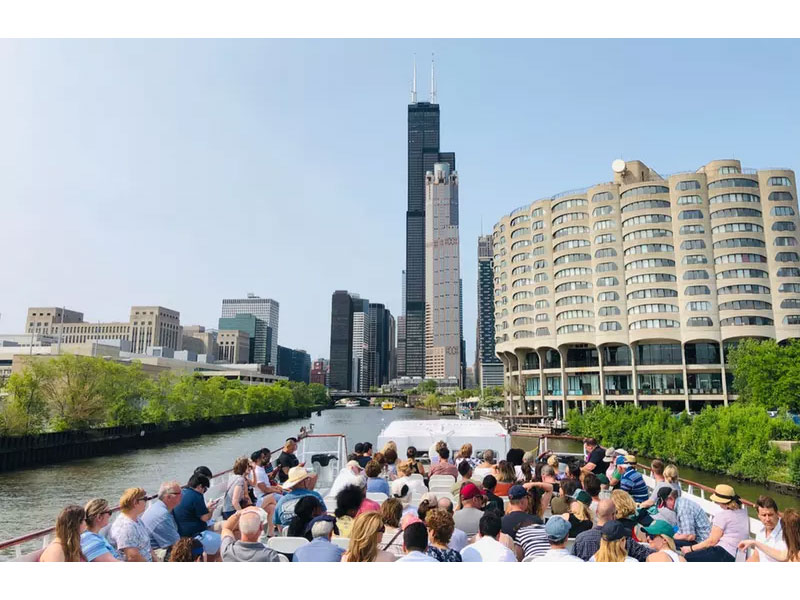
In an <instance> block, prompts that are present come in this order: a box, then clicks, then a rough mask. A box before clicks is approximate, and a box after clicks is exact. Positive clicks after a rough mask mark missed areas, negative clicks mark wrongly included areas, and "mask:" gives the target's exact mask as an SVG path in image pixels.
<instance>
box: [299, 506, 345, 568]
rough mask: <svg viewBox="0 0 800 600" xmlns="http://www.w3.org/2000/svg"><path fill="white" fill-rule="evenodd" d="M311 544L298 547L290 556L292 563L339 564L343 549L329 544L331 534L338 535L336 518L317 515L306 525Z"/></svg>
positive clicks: (331, 543)
mask: <svg viewBox="0 0 800 600" xmlns="http://www.w3.org/2000/svg"><path fill="white" fill-rule="evenodd" d="M306 529H307V530H308V532H309V533H310V534H311V543H310V544H306V545H305V546H300V547H299V548H298V549H297V550H295V551H294V554H293V555H292V562H340V561H341V560H342V555H343V554H344V548H342V547H340V546H337V545H336V544H334V543H333V542H331V538H332V537H333V534H336V535H339V529H338V528H337V527H336V518H335V517H332V516H331V515H319V516H317V517H314V518H313V519H311V521H310V522H309V523H308V524H307V525H306Z"/></svg>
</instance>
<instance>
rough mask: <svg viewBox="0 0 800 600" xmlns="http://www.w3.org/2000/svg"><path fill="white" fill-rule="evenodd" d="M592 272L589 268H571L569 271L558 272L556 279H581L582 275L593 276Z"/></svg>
mask: <svg viewBox="0 0 800 600" xmlns="http://www.w3.org/2000/svg"><path fill="white" fill-rule="evenodd" d="M591 274H592V270H591V269H590V268H589V267H570V268H568V269H561V270H559V271H556V274H555V279H561V278H563V277H579V276H581V275H591Z"/></svg>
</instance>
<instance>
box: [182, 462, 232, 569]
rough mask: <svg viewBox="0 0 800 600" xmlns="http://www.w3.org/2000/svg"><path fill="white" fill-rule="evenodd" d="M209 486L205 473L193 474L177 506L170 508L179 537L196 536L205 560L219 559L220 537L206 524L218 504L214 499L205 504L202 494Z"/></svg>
mask: <svg viewBox="0 0 800 600" xmlns="http://www.w3.org/2000/svg"><path fill="white" fill-rule="evenodd" d="M209 487H211V483H210V482H209V479H208V477H207V476H206V475H203V474H202V473H200V472H197V473H195V474H193V475H192V476H191V477H190V478H189V483H187V484H186V485H185V486H184V488H183V491H182V493H181V499H180V502H179V503H178V506H176V507H175V508H174V509H172V515H173V516H174V517H175V523H176V524H177V526H178V533H180V535H181V537H192V538H193V537H196V538H198V539H199V540H200V542H201V543H202V544H203V550H204V551H205V553H206V558H207V560H209V561H211V562H213V561H218V560H219V547H220V544H221V543H222V539H221V538H220V535H219V534H218V533H216V532H214V531H212V530H211V529H210V528H209V526H208V525H209V522H211V513H212V512H213V511H214V509H215V508H216V507H217V504H218V502H217V501H216V500H212V501H211V502H209V503H208V504H206V501H205V498H204V496H203V495H204V494H205V493H206V492H207V491H208V488H209Z"/></svg>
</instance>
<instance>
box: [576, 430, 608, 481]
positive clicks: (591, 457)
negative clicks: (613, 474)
mask: <svg viewBox="0 0 800 600" xmlns="http://www.w3.org/2000/svg"><path fill="white" fill-rule="evenodd" d="M583 451H584V452H585V453H586V464H585V465H583V467H582V468H581V471H583V472H584V473H593V474H594V475H599V474H600V473H605V472H606V464H605V463H604V462H603V459H604V458H605V456H606V449H605V448H603V447H602V446H601V445H600V444H598V443H597V440H596V439H594V438H593V437H587V438H584V439H583Z"/></svg>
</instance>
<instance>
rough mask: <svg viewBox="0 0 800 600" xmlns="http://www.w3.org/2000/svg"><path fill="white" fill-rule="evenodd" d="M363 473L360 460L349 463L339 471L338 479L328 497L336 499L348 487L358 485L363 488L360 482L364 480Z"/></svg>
mask: <svg viewBox="0 0 800 600" xmlns="http://www.w3.org/2000/svg"><path fill="white" fill-rule="evenodd" d="M363 472H364V470H363V469H362V468H361V465H360V464H358V460H355V459H354V460H351V461H349V462H348V463H347V464H346V465H345V466H344V469H342V470H341V471H339V474H338V475H337V476H336V479H334V480H333V484H332V485H331V489H330V491H329V492H328V496H330V497H332V498H335V497H336V494H338V493H339V492H341V491H342V490H343V489H344V488H345V487H347V486H348V485H358V486H359V487H361V482H360V480H361V479H364V476H363Z"/></svg>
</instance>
